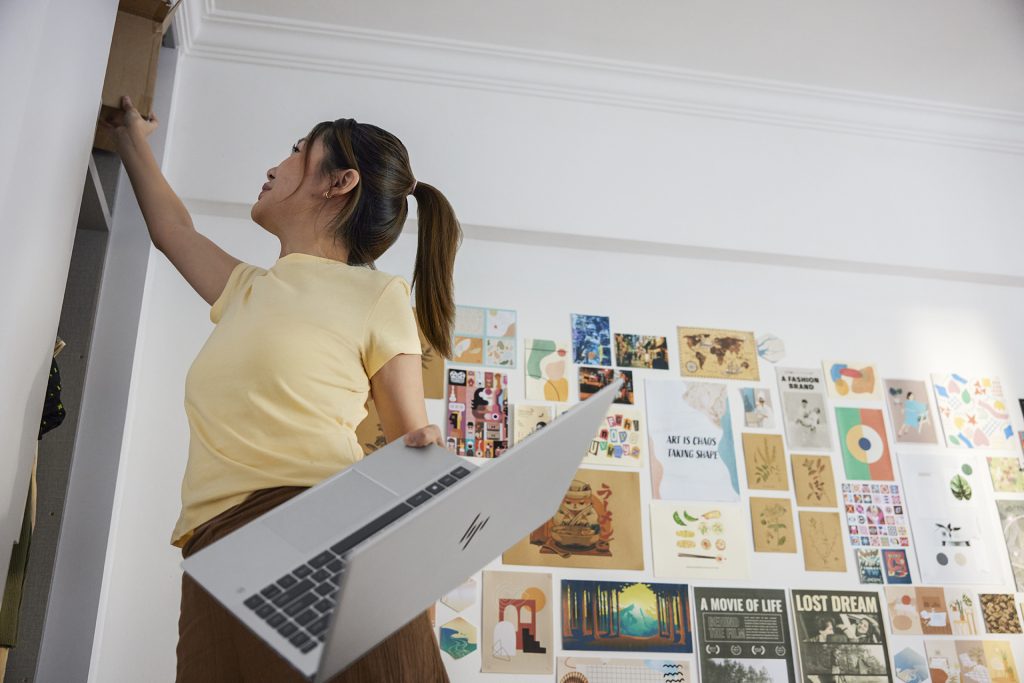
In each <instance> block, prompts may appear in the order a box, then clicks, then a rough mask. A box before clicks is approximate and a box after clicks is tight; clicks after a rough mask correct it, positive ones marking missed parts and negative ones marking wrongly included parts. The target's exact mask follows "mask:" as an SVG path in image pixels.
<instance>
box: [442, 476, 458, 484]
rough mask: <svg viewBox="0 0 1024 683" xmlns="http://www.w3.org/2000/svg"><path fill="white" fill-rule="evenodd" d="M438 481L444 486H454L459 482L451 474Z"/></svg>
mask: <svg viewBox="0 0 1024 683" xmlns="http://www.w3.org/2000/svg"><path fill="white" fill-rule="evenodd" d="M438 481H439V482H441V483H442V484H444V485H445V486H451V485H452V484H454V483H455V482H457V481H458V479H456V478H455V477H453V476H452V475H450V474H446V475H444V476H443V477H441V478H440V479H438Z"/></svg>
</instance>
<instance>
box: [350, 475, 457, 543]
mask: <svg viewBox="0 0 1024 683" xmlns="http://www.w3.org/2000/svg"><path fill="white" fill-rule="evenodd" d="M438 486H439V487H441V488H442V489H443V488H444V487H443V486H441V485H440V484H438ZM409 510H412V506H411V505H409V504H407V503H399V504H398V505H396V506H395V507H393V508H391V509H390V510H388V511H387V512H385V513H384V514H383V515H381V516H380V517H378V518H377V519H375V520H373V521H372V522H370V523H369V524H367V525H366V526H364V527H363V528H362V529H359V530H358V531H355V532H353V533H351V534H349V535H348V536H347V537H346V538H344V539H343V540H341V541H339V542H337V543H335V544H334V545H332V546H331V550H332V551H334V553H335V554H337V555H344V554H345V553H346V552H348V551H349V550H351V549H352V548H354V547H356V546H357V545H359V544H360V543H362V542H363V541H365V540H366V539H368V538H369V537H370V536H373V535H374V534H375V533H377V532H378V531H380V530H381V529H383V528H384V527H386V526H388V525H389V524H391V523H392V522H394V521H395V520H397V519H399V518H400V517H401V516H402V515H404V514H405V513H407V512H408V511H409Z"/></svg>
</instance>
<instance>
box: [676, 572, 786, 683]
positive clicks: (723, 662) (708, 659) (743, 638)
mask: <svg viewBox="0 0 1024 683" xmlns="http://www.w3.org/2000/svg"><path fill="white" fill-rule="evenodd" d="M693 600H694V604H695V605H696V614H697V642H698V647H699V652H700V680H701V681H702V683H787V682H788V683H795V681H796V673H795V671H794V668H793V654H794V653H793V641H792V639H791V638H790V635H789V616H788V615H787V614H786V592H785V591H784V590H772V589H765V590H750V589H746V588H694V589H693Z"/></svg>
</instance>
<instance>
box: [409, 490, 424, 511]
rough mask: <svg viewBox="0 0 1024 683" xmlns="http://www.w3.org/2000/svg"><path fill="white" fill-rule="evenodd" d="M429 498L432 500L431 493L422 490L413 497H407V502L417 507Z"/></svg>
mask: <svg viewBox="0 0 1024 683" xmlns="http://www.w3.org/2000/svg"><path fill="white" fill-rule="evenodd" d="M428 500H430V494H429V493H427V492H426V491H420V492H419V493H417V494H416V495H415V496H413V497H412V498H406V499H405V502H406V503H408V504H409V505H412V506H413V507H417V506H419V505H423V504H424V503H426V502H427V501H428Z"/></svg>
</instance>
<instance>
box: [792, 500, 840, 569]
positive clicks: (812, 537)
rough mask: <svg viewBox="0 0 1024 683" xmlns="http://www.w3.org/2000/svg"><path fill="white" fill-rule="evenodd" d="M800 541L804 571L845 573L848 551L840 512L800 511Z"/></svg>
mask: <svg viewBox="0 0 1024 683" xmlns="http://www.w3.org/2000/svg"><path fill="white" fill-rule="evenodd" d="M799 514H800V539H801V541H802V542H803V547H804V569H806V570H807V571H809V572H845V571H846V551H845V550H844V549H843V529H842V525H841V523H840V521H839V513H838V512H811V511H809V510H801V511H800V513H799Z"/></svg>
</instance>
